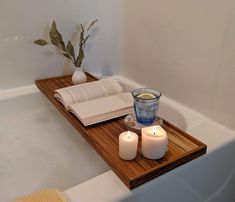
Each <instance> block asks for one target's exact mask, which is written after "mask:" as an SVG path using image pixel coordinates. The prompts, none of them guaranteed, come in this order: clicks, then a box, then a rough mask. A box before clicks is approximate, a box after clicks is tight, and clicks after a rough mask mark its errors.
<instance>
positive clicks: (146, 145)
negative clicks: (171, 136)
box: [141, 125, 168, 159]
mask: <svg viewBox="0 0 235 202" xmlns="http://www.w3.org/2000/svg"><path fill="white" fill-rule="evenodd" d="M141 133H142V145H141V147H142V148H141V149H142V154H143V155H144V156H145V157H146V158H149V159H160V158H162V157H163V156H164V155H165V153H166V152H167V150H168V148H167V145H168V137H167V134H166V131H165V130H164V129H163V128H162V127H161V126H159V125H157V126H149V127H145V128H142V130H141Z"/></svg>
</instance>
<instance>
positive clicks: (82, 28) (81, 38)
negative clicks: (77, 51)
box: [80, 24, 84, 46]
mask: <svg viewBox="0 0 235 202" xmlns="http://www.w3.org/2000/svg"><path fill="white" fill-rule="evenodd" d="M83 40H84V27H83V25H82V24H81V33H80V46H81V45H82V43H83Z"/></svg>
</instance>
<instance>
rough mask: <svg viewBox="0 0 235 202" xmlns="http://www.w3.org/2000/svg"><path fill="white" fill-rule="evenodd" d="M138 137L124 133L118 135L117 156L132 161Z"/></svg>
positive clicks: (127, 132) (131, 133)
mask: <svg viewBox="0 0 235 202" xmlns="http://www.w3.org/2000/svg"><path fill="white" fill-rule="evenodd" d="M137 146H138V135H137V134H136V133H133V132H130V131H126V132H123V133H121V134H120V135H119V156H120V157H121V158H122V159H124V160H132V159H134V158H135V157H136V154H137Z"/></svg>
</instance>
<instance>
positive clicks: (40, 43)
mask: <svg viewBox="0 0 235 202" xmlns="http://www.w3.org/2000/svg"><path fill="white" fill-rule="evenodd" d="M34 43H35V44H37V45H39V46H45V45H47V44H48V43H47V41H45V40H43V39H38V40H35V41H34Z"/></svg>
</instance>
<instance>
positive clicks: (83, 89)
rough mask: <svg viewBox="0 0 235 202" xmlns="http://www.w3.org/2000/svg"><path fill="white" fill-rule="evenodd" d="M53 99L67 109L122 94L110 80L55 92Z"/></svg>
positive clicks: (119, 87)
mask: <svg viewBox="0 0 235 202" xmlns="http://www.w3.org/2000/svg"><path fill="white" fill-rule="evenodd" d="M55 92H56V93H55V95H54V97H55V98H56V99H58V100H59V101H60V102H61V103H62V104H63V105H64V106H65V108H67V107H68V106H69V105H72V104H75V103H79V102H85V101H88V100H93V99H97V98H101V97H106V96H110V95H114V94H118V93H122V92H123V90H122V87H121V86H120V84H119V83H118V82H117V81H116V80H114V79H112V78H108V79H101V80H99V81H94V82H89V83H84V84H79V85H75V86H70V87H66V88H61V89H57V90H55Z"/></svg>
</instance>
